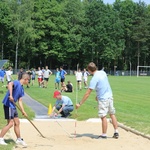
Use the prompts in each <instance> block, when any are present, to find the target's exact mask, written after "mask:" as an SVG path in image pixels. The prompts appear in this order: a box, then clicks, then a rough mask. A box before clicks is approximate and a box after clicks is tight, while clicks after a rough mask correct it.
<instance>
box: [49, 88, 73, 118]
mask: <svg viewBox="0 0 150 150" xmlns="http://www.w3.org/2000/svg"><path fill="white" fill-rule="evenodd" d="M53 97H54V98H56V99H57V100H56V103H55V105H54V107H53V109H52V114H51V115H50V116H53V115H54V116H57V115H58V114H61V115H62V116H61V117H65V118H66V117H68V116H70V112H72V111H73V109H74V107H73V103H72V101H71V99H70V98H69V97H68V96H63V95H61V92H59V91H55V92H54V96H53ZM55 109H56V110H57V112H55Z"/></svg>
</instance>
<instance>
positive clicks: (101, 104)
mask: <svg viewBox="0 0 150 150" xmlns="http://www.w3.org/2000/svg"><path fill="white" fill-rule="evenodd" d="M87 69H88V72H89V73H90V74H92V75H93V77H92V79H91V81H90V85H89V88H88V89H87V91H86V93H85V95H84V96H83V98H82V100H81V101H80V102H79V104H76V109H78V108H79V107H80V106H81V105H82V104H83V103H84V102H85V101H86V100H87V98H88V97H89V95H90V93H91V92H92V90H94V89H95V90H96V100H97V101H98V115H99V117H100V118H101V120H102V134H101V135H100V136H99V137H98V138H100V139H106V138H107V118H106V116H107V114H109V115H110V118H111V119H112V124H113V127H114V135H113V138H116V139H117V138H118V137H119V133H118V124H117V119H116V117H115V108H114V106H113V95H112V90H111V87H110V84H109V81H108V78H107V75H106V73H105V72H104V71H103V70H101V71H98V70H97V67H96V65H95V64H94V63H93V62H91V63H89V64H88V66H87Z"/></svg>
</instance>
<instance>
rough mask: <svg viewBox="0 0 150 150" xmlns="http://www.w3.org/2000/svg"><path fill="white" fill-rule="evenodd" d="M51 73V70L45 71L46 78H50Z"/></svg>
mask: <svg viewBox="0 0 150 150" xmlns="http://www.w3.org/2000/svg"><path fill="white" fill-rule="evenodd" d="M51 73H52V72H51V71H50V70H49V69H47V70H45V71H44V78H49V76H50V74H51Z"/></svg>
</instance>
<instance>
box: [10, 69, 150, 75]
mask: <svg viewBox="0 0 150 150" xmlns="http://www.w3.org/2000/svg"><path fill="white" fill-rule="evenodd" d="M50 70H51V71H52V72H53V74H55V73H56V70H54V69H50ZM24 71H27V69H24ZM65 71H66V72H67V74H68V75H74V72H75V71H76V70H65ZM13 72H14V73H15V71H14V70H13ZM18 72H19V69H18V70H17V73H18ZM106 73H107V74H108V75H112V76H137V71H133V70H132V71H123V70H117V71H116V72H114V71H111V70H110V71H106ZM139 76H150V71H139Z"/></svg>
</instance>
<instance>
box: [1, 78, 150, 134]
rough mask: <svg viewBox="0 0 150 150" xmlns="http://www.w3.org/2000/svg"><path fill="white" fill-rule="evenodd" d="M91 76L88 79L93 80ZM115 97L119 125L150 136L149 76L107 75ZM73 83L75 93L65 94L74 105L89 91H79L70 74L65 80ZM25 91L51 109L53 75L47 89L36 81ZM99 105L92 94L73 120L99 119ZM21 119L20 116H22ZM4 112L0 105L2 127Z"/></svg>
mask: <svg viewBox="0 0 150 150" xmlns="http://www.w3.org/2000/svg"><path fill="white" fill-rule="evenodd" d="M90 78H91V77H89V80H90ZM108 78H109V81H110V84H111V87H112V90H113V95H114V106H115V108H116V116H117V119H118V121H119V122H121V123H124V124H125V125H127V126H130V127H132V128H134V129H136V130H138V131H141V132H143V133H145V134H150V119H149V116H150V92H149V85H150V78H149V77H138V78H137V77H123V76H108ZM68 80H70V81H71V82H72V83H73V85H74V92H73V93H62V94H63V95H67V96H69V97H70V98H71V99H72V101H73V103H74V104H75V103H76V101H77V102H79V101H80V100H81V99H82V97H83V95H84V93H85V91H86V89H83V90H82V91H76V81H75V76H70V75H68V76H67V77H66V81H68ZM1 85H2V84H1V83H0V91H1V90H2V91H4V94H0V98H1V100H2V99H3V97H4V95H5V92H6V89H5V88H2V87H1ZM24 88H25V92H26V93H27V94H29V95H30V96H31V97H32V98H34V99H35V100H37V101H39V102H41V103H42V104H43V105H45V106H47V107H48V106H49V104H50V103H51V104H52V105H53V104H54V103H55V99H54V98H53V92H54V91H55V89H54V75H52V76H51V77H50V79H49V84H48V88H39V87H38V84H37V80H36V83H35V85H34V86H31V87H30V88H26V86H24ZM25 110H26V111H27V113H28V115H29V116H30V118H33V115H34V114H33V112H32V111H31V110H30V109H29V108H28V107H27V106H25ZM97 111H98V109H97V102H96V101H95V91H93V92H92V94H91V95H90V97H89V98H88V100H87V101H86V102H85V103H84V104H83V105H82V106H81V107H80V109H78V110H77V111H76V110H74V111H73V113H72V114H73V115H72V116H71V117H72V118H77V119H78V120H86V119H88V118H95V117H98V116H97ZM20 117H21V115H20ZM3 118H4V117H3V109H2V104H1V103H0V128H2V126H3V125H4V124H5V120H4V119H3Z"/></svg>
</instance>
